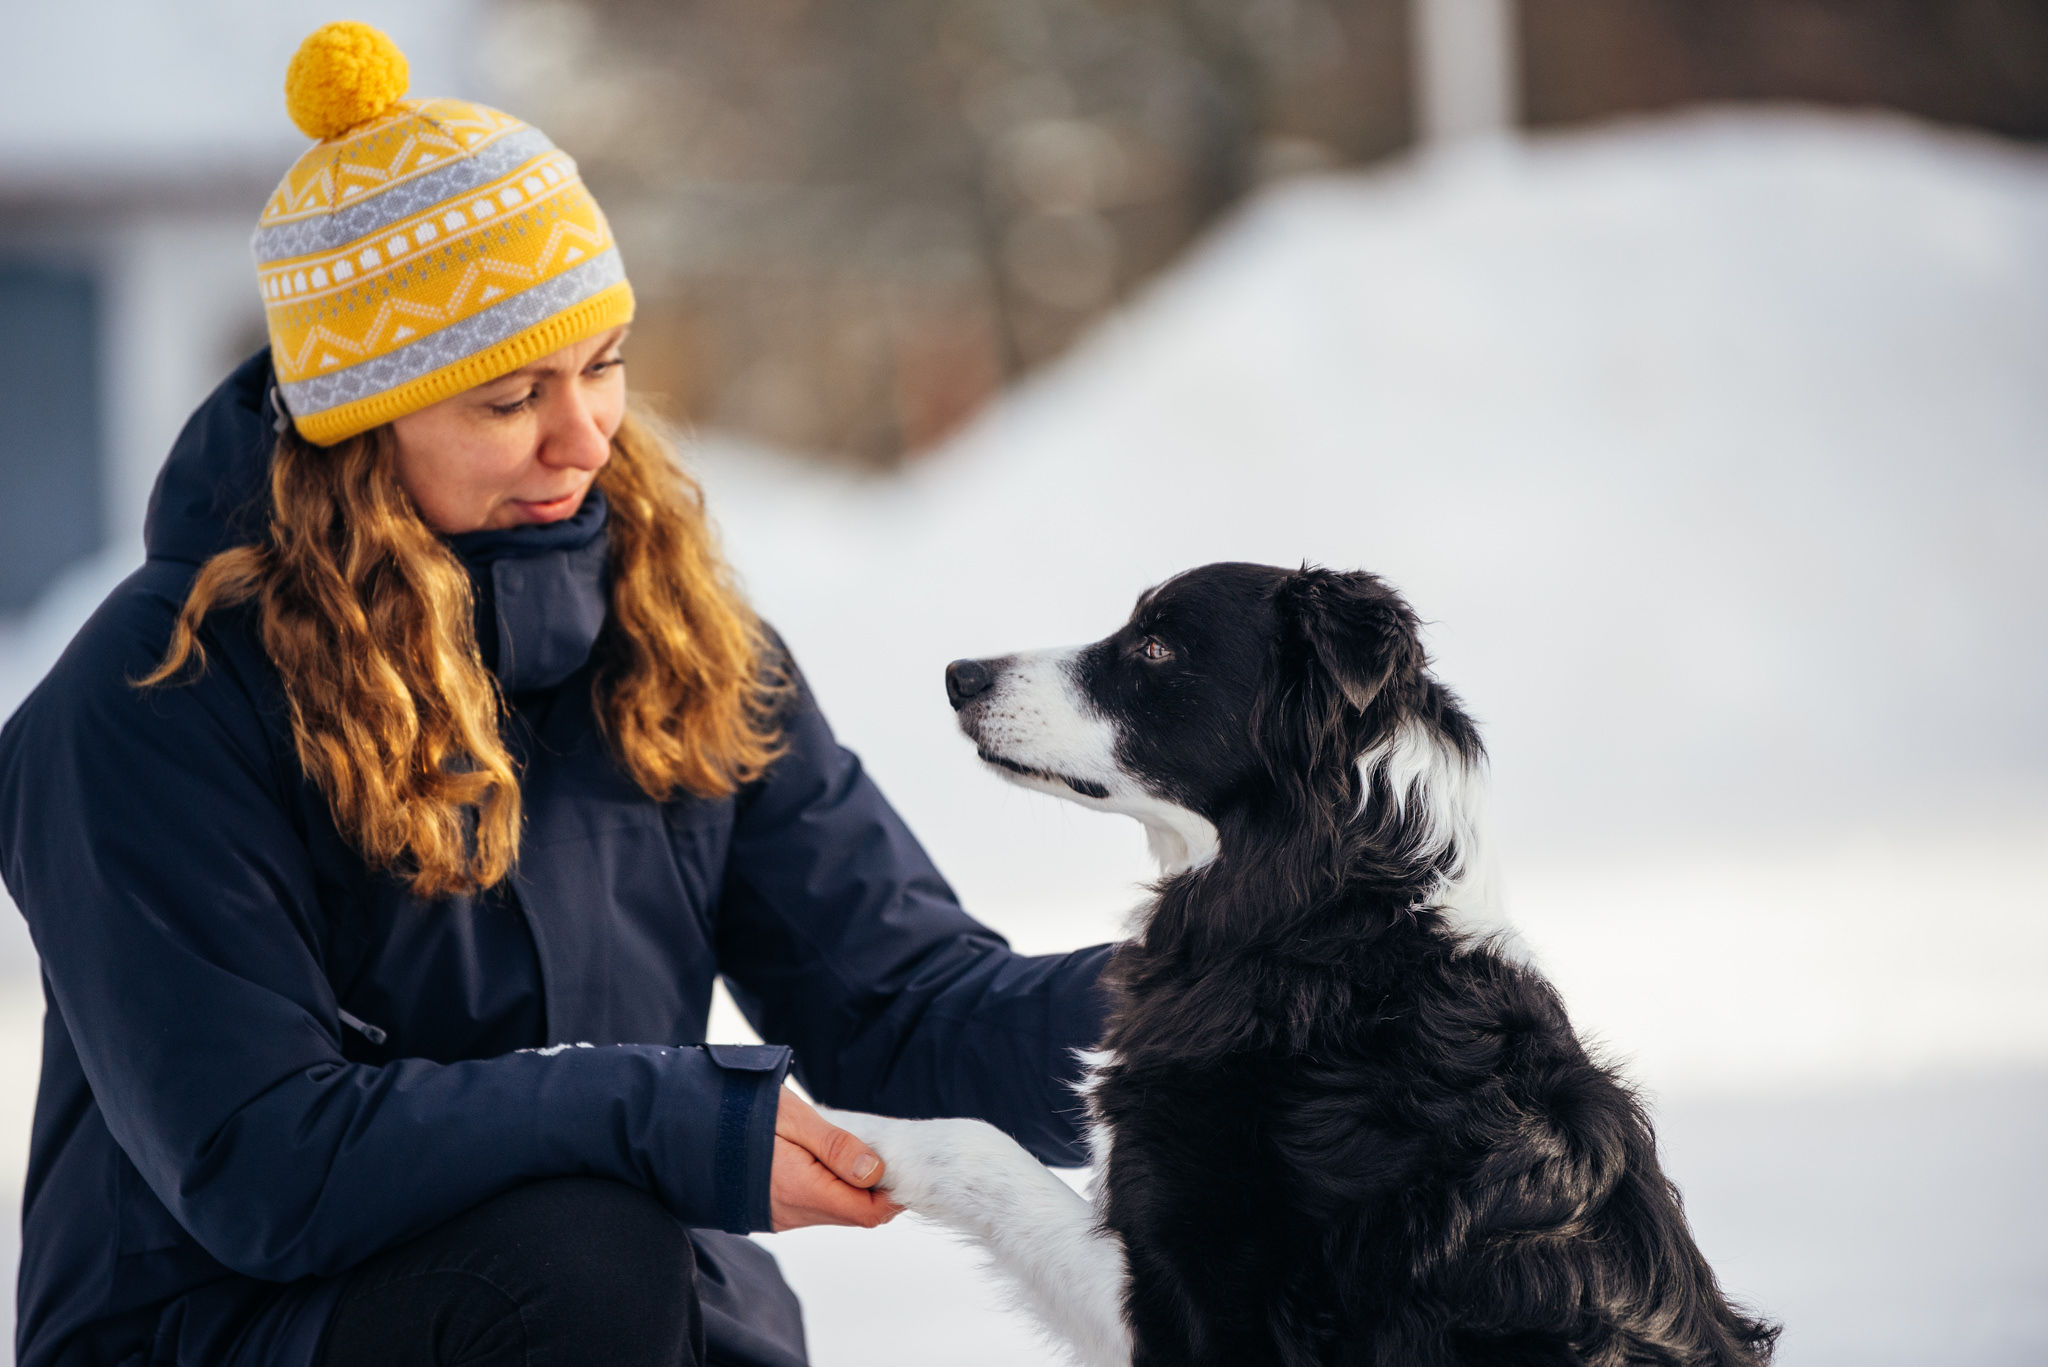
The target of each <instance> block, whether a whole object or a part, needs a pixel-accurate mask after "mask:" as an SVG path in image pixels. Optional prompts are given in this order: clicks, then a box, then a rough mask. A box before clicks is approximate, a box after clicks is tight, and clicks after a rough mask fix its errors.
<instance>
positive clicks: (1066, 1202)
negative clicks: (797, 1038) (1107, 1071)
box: [819, 1107, 1131, 1367]
mask: <svg viewBox="0 0 2048 1367" xmlns="http://www.w3.org/2000/svg"><path fill="white" fill-rule="evenodd" d="M819 1109H820V1111H821V1113H822V1114H823V1115H824V1116H825V1118H826V1119H828V1120H830V1121H831V1122H832V1123H833V1124H835V1125H838V1126H840V1127H841V1128H843V1129H847V1130H851V1131H852V1132H853V1133H855V1134H857V1135H859V1136H860V1137H861V1138H862V1139H864V1140H866V1141H867V1143H868V1145H869V1147H871V1148H872V1149H874V1151H875V1152H876V1153H878V1154H880V1155H881V1156H882V1161H883V1162H884V1163H885V1164H887V1170H886V1171H885V1172H884V1173H883V1175H882V1185H883V1186H884V1187H886V1188H887V1189H888V1191H889V1194H890V1195H891V1196H892V1197H894V1198H895V1199H896V1201H897V1202H898V1203H899V1204H901V1205H903V1206H905V1207H907V1208H908V1209H910V1210H913V1211H915V1212H917V1213H918V1214H920V1215H923V1216H926V1217H928V1218H929V1219H932V1220H936V1221H938V1222H939V1223H940V1224H942V1225H944V1226H946V1227H947V1228H948V1229H951V1230H954V1231H956V1232H958V1233H960V1234H964V1235H966V1236H968V1237H969V1238H971V1239H972V1240H974V1242H975V1243H976V1244H978V1245H980V1246H981V1248H982V1249H984V1250H985V1251H986V1252H987V1253H988V1255H989V1258H990V1261H991V1262H992V1263H993V1265H994V1266H995V1268H996V1270H997V1271H998V1272H1000V1273H1002V1274H1003V1276H1004V1277H1005V1278H1006V1279H1007V1280H1009V1281H1010V1282H1011V1283H1012V1284H1013V1285H1014V1286H1015V1287H1016V1288H1017V1291H1018V1294H1019V1296H1020V1298H1021V1300H1022V1301H1023V1303H1024V1306H1025V1308H1026V1309H1028V1310H1029V1311H1031V1313H1032V1314H1033V1315H1035V1316H1036V1317H1037V1318H1038V1320H1039V1322H1040V1323H1041V1324H1043V1325H1044V1326H1045V1327H1046V1329H1047V1330H1048V1331H1050V1332H1051V1333H1052V1334H1053V1335H1054V1336H1055V1337H1057V1338H1059V1339H1061V1340H1063V1341H1064V1342H1065V1343H1066V1344H1067V1346H1068V1347H1070V1348H1071V1349H1072V1350H1073V1352H1074V1354H1075V1356H1076V1357H1077V1358H1078V1359H1079V1360H1080V1361H1081V1362H1083V1363H1086V1364H1087V1367H1128V1365H1129V1363H1130V1360H1131V1342H1130V1332H1129V1330H1128V1329H1126V1328H1125V1326H1124V1316H1123V1290H1124V1256H1123V1248H1122V1246H1121V1245H1120V1244H1119V1243H1118V1242H1117V1238H1116V1236H1115V1235H1114V1234H1111V1233H1109V1232H1107V1231H1106V1230H1104V1229H1102V1228H1101V1226H1100V1225H1098V1224H1097V1223H1096V1219H1095V1211H1094V1209H1093V1208H1092V1207H1091V1206H1090V1205H1089V1204H1088V1202H1087V1201H1085V1200H1083V1199H1082V1198H1081V1196H1080V1195H1079V1194H1078V1193H1076V1192H1075V1191H1074V1189H1073V1188H1071V1187H1069V1186H1068V1185H1067V1184H1066V1183H1065V1182H1062V1181H1061V1180H1060V1179H1059V1178H1057V1177H1055V1176H1054V1175H1053V1174H1052V1173H1051V1172H1050V1171H1048V1170H1047V1169H1046V1167H1045V1165H1044V1164H1042V1163H1040V1162H1039V1161H1038V1160H1037V1159H1036V1158H1033V1157H1032V1156H1031V1155H1030V1154H1028V1153H1026V1152H1025V1151H1024V1149H1023V1147H1022V1146H1021V1145H1019V1144H1018V1143H1017V1141H1016V1140H1014V1139H1012V1138H1010V1137H1009V1136H1008V1135H1006V1134H1004V1133H1003V1132H1002V1131H1001V1130H999V1129H997V1128H996V1127H995V1126H993V1125H990V1124H986V1123H984V1122H983V1121H979V1120H892V1119H889V1118H888V1117H885V1116H870V1115H860V1114H856V1113H850V1112H844V1111H830V1110H825V1109H824V1108H823V1107H820V1108H819Z"/></svg>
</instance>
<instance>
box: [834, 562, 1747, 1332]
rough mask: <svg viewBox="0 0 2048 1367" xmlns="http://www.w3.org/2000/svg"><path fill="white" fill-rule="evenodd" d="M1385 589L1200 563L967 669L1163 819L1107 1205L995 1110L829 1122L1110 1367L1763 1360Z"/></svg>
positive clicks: (1135, 958)
mask: <svg viewBox="0 0 2048 1367" xmlns="http://www.w3.org/2000/svg"><path fill="white" fill-rule="evenodd" d="M1426 665H1427V661H1426V659H1425V657H1424V654H1423V650H1422V646H1421V643H1420V640H1419V638H1418V635H1417V628H1416V619H1415V616H1414V614H1413V613H1412V612H1411V611H1410V610H1409V608H1408V606H1407V605H1406V604H1405V603H1404V602H1403V601H1402V600H1401V598H1400V597H1399V595H1397V594H1396V593H1395V592H1394V591H1393V590H1392V589H1391V588H1389V587H1388V586H1387V585H1386V584H1384V583H1383V582H1382V581H1380V580H1379V579H1377V578H1375V577H1374V576H1372V575H1369V574H1340V573H1333V572H1329V571H1325V570H1319V569H1303V570H1300V571H1288V570H1282V569H1274V568H1269V567H1266V566H1262V565H1241V564H1225V565H1210V566H1208V567H1206V568H1203V569H1198V570H1194V571H1191V572H1189V573H1187V574H1183V575H1181V576H1179V577H1178V578H1176V579H1173V580H1170V581H1169V582H1167V583H1166V584H1164V585H1162V586H1160V587H1159V588H1156V589H1154V590H1152V591H1151V592H1149V593H1147V594H1145V595H1144V597H1142V598H1141V599H1139V601H1138V606H1137V609H1136V611H1135V612H1133V613H1132V615H1131V619H1130V621H1129V622H1128V623H1126V624H1125V625H1124V627H1123V628H1122V629H1121V630H1119V631H1118V632H1116V633H1115V634H1114V635H1112V636H1110V637H1108V638H1107V639H1106V640H1102V641H1098V642H1096V643H1095V644H1094V645H1089V646H1083V647H1080V648H1077V649H1072V650H1059V651H1046V652H1039V653H1034V654H1024V655H1013V656H1008V657H1005V658H1002V659H995V660H961V661H956V662H954V663H953V664H952V665H950V666H948V668H947V671H946V683H947V692H948V694H949V696H950V697H951V699H952V702H953V706H954V708H955V709H956V710H957V711H958V713H959V722H960V726H961V729H962V730H963V731H965V732H966V733H967V735H968V736H969V737H970V738H972V739H973V741H974V743H975V745H976V747H977V749H978V750H979V752H980V754H981V757H982V759H983V760H985V761H986V762H988V763H989V764H991V765H994V766H996V767H997V768H999V769H1000V770H1002V771H1003V772H1004V773H1005V774H1006V775H1007V776H1009V777H1010V778H1012V779H1014V780H1015V781H1016V782H1018V783H1021V784H1023V785H1025V786H1026V787H1031V788H1037V789H1042V790H1044V791H1046V792H1050V793H1054V794H1057V795H1059V796H1061V797H1066V798H1070V799H1072V800H1074V801H1076V802H1079V803H1081V804H1082V805H1083V806H1087V807H1093V808H1098V809H1101V810H1103V811H1112V812H1124V813H1127V814H1129V815H1131V816H1134V817H1136V818H1137V819H1138V820H1139V821H1141V822H1143V823H1144V824H1145V827H1146V830H1147V831H1148V832H1149V834H1150V838H1151V844H1152V849H1153V851H1154V853H1155V854H1156V855H1157V856H1158V858H1159V860H1160V862H1161V864H1162V866H1163V869H1164V872H1163V876H1162V877H1161V879H1160V880H1159V882H1158V883H1157V884H1156V885H1155V892H1156V897H1155V898H1154V900H1153V902H1152V903H1151V905H1150V907H1149V910H1148V911H1147V912H1146V914H1145V919H1144V921H1143V925H1142V929H1141V930H1140V931H1139V933H1138V935H1137V938H1136V939H1134V940H1132V941H1130V942H1129V943H1127V944H1125V945H1124V946H1122V947H1121V948H1120V949H1119V950H1118V952H1117V955H1116V958H1115V960H1114V962H1113V966H1112V968H1111V970H1110V979H1111V983H1110V985H1111V989H1112V991H1113V993H1114V998H1115V1003H1116V1004H1115V1009H1114V1013H1113V1015H1112V1018H1111V1023H1110V1027H1109V1033H1108V1037H1107V1039H1106V1040H1105V1041H1104V1043H1103V1055H1102V1057H1101V1058H1100V1059H1099V1060H1098V1061H1097V1063H1096V1066H1095V1068H1094V1071H1093V1078H1092V1083H1091V1085H1090V1103H1091V1105H1092V1107H1093V1111H1094V1115H1095V1119H1096V1121H1097V1124H1098V1130H1097V1141H1098V1150H1099V1152H1098V1157H1099V1159H1100V1160H1101V1167H1102V1175H1101V1181H1100V1187H1099V1194H1098V1204H1097V1205H1096V1206H1094V1207H1091V1206H1090V1205H1089V1204H1088V1203H1087V1202H1086V1201H1084V1200H1083V1199H1082V1198H1081V1197H1080V1196H1078V1195H1076V1194H1075V1193H1074V1192H1073V1191H1071V1190H1070V1189H1069V1188H1068V1187H1067V1186H1066V1185H1065V1184H1063V1183H1062V1182H1061V1181H1060V1180H1059V1179H1058V1178H1056V1177H1054V1176H1053V1175H1052V1174H1050V1173H1048V1172H1047V1171H1046V1170H1045V1169H1043V1168H1042V1167H1040V1166H1039V1165H1038V1164H1037V1163H1036V1162H1035V1161H1033V1160H1032V1159H1031V1158H1030V1156H1029V1155H1027V1154H1025V1153H1024V1152H1023V1150H1022V1149H1020V1148H1018V1147H1017V1146H1016V1145H1015V1144H1014V1143H1012V1142H1011V1141H1010V1140H1009V1139H1008V1138H1007V1137H1005V1136H1004V1135H1002V1134H1001V1133H1000V1132H998V1131H996V1130H995V1129H993V1128H991V1127H989V1126H986V1125H983V1124H981V1123H980V1122H977V1121H958V1120H936V1121H898V1120H883V1119H878V1118H873V1117H865V1116H845V1117H842V1122H843V1123H844V1124H846V1125H847V1126H848V1127H849V1128H851V1129H853V1130H854V1131H855V1132H856V1133H859V1134H861V1135H863V1136H864V1137H866V1138H867V1139H868V1141H869V1142H870V1143H871V1144H872V1145H873V1146H874V1147H875V1149H876V1150H877V1151H878V1152H879V1153H881V1155H882V1156H883V1158H884V1159H886V1160H887V1163H888V1173H889V1181H890V1184H891V1186H892V1189H893V1191H894V1192H895V1194H896V1196H897V1199H899V1200H901V1201H902V1202H903V1203H904V1204H906V1205H907V1206H909V1207H910V1208H911V1209H913V1210H916V1211H919V1212H921V1213H923V1214H926V1215H928V1216H931V1217H933V1218H935V1219H938V1220H940V1221H941V1222H943V1223H946V1224H948V1225H951V1226H953V1227H954V1228H956V1229H958V1230H960V1231H962V1232H964V1233H966V1234H968V1235H970V1236H971V1237H973V1238H974V1239H975V1240H976V1241H978V1242H979V1243H981V1244H982V1245H983V1246H984V1247H985V1248H986V1249H987V1250H988V1252H989V1253H990V1254H991V1256H992V1258H993V1260H994V1262H995V1263H996V1265H997V1267H998V1269H999V1270H1001V1271H1002V1272H1004V1273H1006V1274H1007V1275H1008V1276H1009V1278H1010V1279H1011V1280H1012V1281H1014V1282H1015V1283H1016V1286H1017V1289H1018V1291H1019V1292H1020V1294H1021V1295H1022V1297H1023V1299H1024V1300H1025V1302H1026V1304H1027V1305H1029V1306H1030V1307H1031V1308H1032V1309H1033V1310H1035V1311H1036V1312H1037V1313H1038V1315H1039V1316H1040V1317H1041V1318H1042V1319H1043V1320H1044V1321H1045V1323H1046V1324H1047V1325H1048V1326H1049V1327H1050V1328H1051V1329H1052V1330H1053V1331H1054V1333H1055V1334H1057V1335H1058V1336H1059V1337H1061V1338H1063V1339H1064V1340H1065V1341H1066V1342H1067V1343H1068V1344H1069V1345H1070V1346H1071V1347H1072V1348H1073V1349H1074V1351H1075V1352H1076V1354H1077V1355H1078V1356H1079V1357H1080V1359H1081V1360H1082V1361H1084V1362H1087V1363H1089V1364H1091V1365H1094V1364H1100V1367H1124V1364H1133V1363H1134V1364H1139V1367H1157V1365H1163V1364H1173V1365H1174V1367H1182V1365H1183V1364H1217V1365H1218V1367H1248V1365H1250V1364H1264V1363H1279V1364H1288V1367H1295V1365H1297V1364H1299V1365H1300V1367H1307V1365H1308V1364H1336V1363H1342V1364H1358V1365H1359V1367H1366V1365H1367V1364H1370V1365H1371V1367H1452V1364H1457V1365H1458V1367H1472V1365H1476V1364H1520V1365H1527V1367H1535V1365H1536V1364H1543V1365H1544V1367H1565V1365H1566V1364H1586V1365H1588V1367H1623V1365H1624V1364H1671V1367H1679V1365H1680V1364H1684V1367H1707V1364H1714V1365H1716V1367H1720V1365H1722V1364H1760V1363H1764V1362H1767V1361H1768V1360H1769V1359H1770V1356H1771V1351H1772V1346H1773V1343H1774V1340H1775V1338H1776V1336H1777V1330H1776V1328H1775V1327H1773V1326H1771V1325H1768V1324H1765V1323H1763V1322H1761V1321H1759V1320H1756V1319H1753V1318H1750V1317H1749V1316H1747V1315H1745V1314H1743V1313H1742V1312H1741V1311H1739V1310H1737V1309H1736V1308H1735V1307H1733V1306H1731V1305H1730V1304H1729V1302H1728V1300H1727V1299H1726V1298H1725V1297H1724V1296H1723V1295H1722V1293H1721V1291H1720V1288H1719V1287H1718V1285H1717V1284H1716V1282H1715V1279H1714V1274H1713V1272H1712V1270H1711V1269H1710V1268H1709V1267H1708V1266H1707V1264H1706V1261H1705V1260H1704V1259H1703V1258H1702V1257H1701V1256H1700V1252H1699V1250H1698V1249H1697V1248H1696V1247H1695V1246H1694V1243H1693V1240H1692V1236H1691V1234H1690V1233H1689V1232H1688V1230H1687V1228H1686V1223H1685V1219H1684V1216H1683V1215H1682V1213H1681V1211H1680V1207H1679V1200H1678V1195H1677V1193H1676V1191H1675V1190H1674V1189H1673V1188H1672V1185H1671V1183H1670V1182H1669V1181H1667V1180H1666V1179H1665V1177H1664V1175H1663V1173H1662V1171H1660V1169H1659V1167H1658V1164H1657V1153H1656V1144H1655V1141H1654V1139H1653V1138H1652V1135H1651V1131H1650V1125H1649V1121H1648V1119H1647V1118H1646V1117H1645V1115H1644V1112H1643V1109H1642V1107H1641V1106H1640V1105H1639V1104H1638V1103H1637V1101H1636V1099H1635V1098H1634V1097H1633V1096H1632V1095H1631V1093H1630V1092H1629V1090H1628V1088H1627V1086H1626V1085H1625V1084H1624V1083H1622V1082H1620V1081H1619V1080H1618V1079H1617V1078H1616V1077H1615V1075H1614V1074H1613V1073H1612V1072H1611V1071H1609V1070H1608V1069H1607V1068H1605V1067H1603V1066H1601V1065H1600V1064H1599V1063H1596V1062H1594V1061H1593V1060H1592V1059H1590V1058H1588V1056H1587V1053H1586V1050H1585V1049H1584V1048H1583V1047H1582V1046H1581V1045H1580V1043H1579V1040H1578V1038H1577V1036H1576V1035H1575V1034H1574V1033H1573V1031H1572V1027H1571V1023H1570V1021H1569V1020H1567V1019H1566V1016H1565V1011H1564V1007H1563V1005H1562V1004H1561V1003H1560V1001H1559V1000H1558V997H1557V994H1556V992H1555V991H1554V990H1553V989H1552V988H1551V986H1550V985H1549V984H1548V983H1547V982H1546V981H1545V980H1544V979H1543V978H1542V976H1541V975H1540V974H1538V973H1537V971H1536V970H1535V968H1534V967H1533V966H1532V965H1531V964H1530V963H1529V962H1528V960H1527V958H1526V956H1525V955H1523V954H1522V953H1521V951H1520V950H1519V948H1518V946H1517V944H1516V942H1515V940H1514V938H1513V936H1512V933H1511V932H1510V931H1508V930H1507V929H1506V927H1505V926H1504V925H1503V924H1502V923H1501V922H1500V921H1498V920H1497V919H1496V917H1495V915H1494V913H1493V912H1492V910H1491V901H1490V899H1489V897H1488V894H1487V890H1486V881H1487V880H1486V877H1485V874H1486V868H1485V854H1484V850H1483V848H1482V830H1481V823H1480V811H1479V807H1480V801H1481V798H1482V794H1483V782H1482V780H1483V769H1484V752H1483V750H1482V748H1481V746H1480V742H1479V736H1478V732H1477V730H1476V729H1475V728H1474V726H1473V724H1472V721H1471V719H1470V718H1469V717H1468V716H1467V715H1466V714H1465V712H1464V710H1463V709H1462V708H1461V706H1460V705H1459V702H1458V700H1457V698H1456V697H1454V696H1453V695H1452V694H1451V693H1450V692H1449V690H1447V689H1445V688H1444V687H1443V685H1441V684H1439V683H1438V682H1436V680H1435V679H1433V678H1432V677H1431V676H1430V675H1429V673H1428V671H1427V668H1426Z"/></svg>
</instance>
